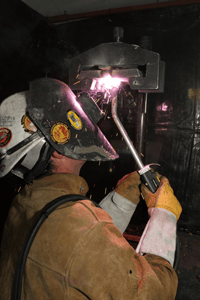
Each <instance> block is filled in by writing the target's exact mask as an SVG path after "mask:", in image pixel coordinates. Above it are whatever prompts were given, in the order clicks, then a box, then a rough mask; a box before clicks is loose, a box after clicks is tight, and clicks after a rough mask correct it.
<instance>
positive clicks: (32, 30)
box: [0, 0, 200, 234]
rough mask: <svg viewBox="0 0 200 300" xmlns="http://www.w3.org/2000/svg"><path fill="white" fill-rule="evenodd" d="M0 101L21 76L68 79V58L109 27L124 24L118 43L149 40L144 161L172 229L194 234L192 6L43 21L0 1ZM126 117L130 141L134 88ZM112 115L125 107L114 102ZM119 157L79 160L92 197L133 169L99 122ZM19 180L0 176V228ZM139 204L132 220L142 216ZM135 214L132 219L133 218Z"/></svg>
mask: <svg viewBox="0 0 200 300" xmlns="http://www.w3.org/2000/svg"><path fill="white" fill-rule="evenodd" d="M0 24H1V26H0V40H1V43H0V66H1V67H0V101H2V100H3V99H5V98H6V97H8V96H10V95H12V94H14V93H16V92H20V91H24V90H27V89H28V83H29V81H31V80H33V79H35V78H39V77H46V76H47V77H53V78H56V79H59V80H61V81H64V82H66V83H68V80H69V78H68V68H69V62H70V59H71V58H72V57H74V56H75V55H77V54H80V53H82V52H84V51H86V50H88V49H91V48H93V47H95V46H97V45H99V44H101V43H106V42H112V41H113V28H114V27H115V26H121V27H123V28H124V39H123V42H124V43H128V44H140V40H141V37H143V36H148V37H150V38H151V40H152V51H154V52H158V53H159V54H160V55H161V59H162V61H164V62H165V63H166V74H165V91H164V93H162V94H149V95H148V120H147V127H146V148H145V163H147V164H148V163H152V162H156V163H159V164H160V165H161V167H160V168H157V169H156V170H157V171H158V172H159V173H161V174H163V175H165V176H166V177H168V178H169V181H170V183H171V185H172V188H173V189H174V193H175V195H176V196H177V198H178V199H179V201H180V202H181V204H182V207H183V213H182V215H181V219H180V221H179V223H178V226H179V228H184V229H185V230H187V231H191V232H194V233H198V234H200V218H199V216H200V200H199V193H200V183H199V175H200V161H199V160H200V153H199V151H200V94H199V93H200V92H199V91H200V86H199V78H200V69H199V63H200V61H199V57H200V56H199V55H200V44H199V42H200V34H199V32H200V4H194V5H185V6H175V7H166V8H159V9H158V8H157V9H151V10H141V11H134V12H126V13H121V14H118V15H116V14H115V15H106V16H101V17H94V18H88V19H85V20H79V21H73V22H68V23H65V24H59V25H48V23H47V20H46V18H44V17H42V16H40V15H39V14H37V13H36V12H34V11H33V10H31V9H30V8H28V7H27V6H26V5H25V4H23V3H22V2H20V1H12V0H7V1H3V2H2V9H1V12H0ZM134 97H135V104H136V105H135V108H131V113H132V119H131V121H130V122H126V123H125V127H126V129H127V131H128V133H129V134H130V137H131V139H132V140H133V142H134V144H135V145H136V147H138V132H137V123H138V120H139V117H140V116H139V115H138V112H139V110H140V99H141V95H138V94H137V93H134ZM121 109H122V110H121V112H119V113H120V116H121V117H122V119H123V117H124V115H123V112H124V114H126V113H127V110H126V107H122V108H121ZM101 126H102V130H103V131H104V133H105V134H106V136H107V137H108V138H109V139H110V141H111V143H113V145H117V149H116V150H117V151H118V152H119V154H120V158H119V159H118V160H117V161H115V162H113V163H109V162H105V163H101V164H100V165H99V163H94V162H92V163H90V162H87V163H86V165H85V166H84V167H83V169H82V173H81V175H82V176H83V177H84V178H85V179H86V180H87V181H88V183H89V186H90V192H89V194H88V196H90V195H92V198H93V199H94V200H97V201H100V199H102V198H103V197H104V195H105V194H106V193H108V192H109V191H110V190H111V189H112V188H113V187H114V186H115V184H116V182H117V180H118V179H120V178H121V177H122V176H123V175H125V174H127V173H129V172H131V171H133V170H135V168H136V166H135V164H134V161H133V159H132V157H131V155H130V153H129V151H128V150H127V148H126V144H125V143H124V142H123V141H122V140H121V137H120V135H119V134H118V131H117V129H116V126H115V125H114V124H113V122H112V120H110V121H109V120H105V122H102V124H101ZM21 184H22V182H21V181H20V180H17V179H16V178H14V177H11V176H8V177H6V178H4V179H1V180H0V187H1V192H0V198H1V199H2V201H3V202H5V201H6V203H7V207H6V208H5V210H2V218H1V220H2V226H3V222H4V221H5V218H6V214H7V210H8V209H9V206H10V204H11V199H12V197H13V194H14V192H16V191H17V190H18V188H19V186H20V185H21ZM146 216H147V215H146V211H145V205H144V204H143V203H142V202H141V204H140V206H139V208H138V212H137V215H136V217H135V219H133V220H131V222H132V223H134V222H136V223H142V222H144V221H145V219H146ZM136 220H137V221H136Z"/></svg>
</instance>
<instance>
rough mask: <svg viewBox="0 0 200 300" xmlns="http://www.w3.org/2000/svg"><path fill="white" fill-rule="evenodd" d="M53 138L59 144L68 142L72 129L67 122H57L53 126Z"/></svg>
mask: <svg viewBox="0 0 200 300" xmlns="http://www.w3.org/2000/svg"><path fill="white" fill-rule="evenodd" d="M51 138H52V140H53V141H54V142H55V143H57V144H59V145H63V144H66V143H68V142H69V140H70V138H71V131H70V129H69V127H68V126H67V124H65V123H64V122H56V123H55V124H54V125H53V126H52V127H51Z"/></svg>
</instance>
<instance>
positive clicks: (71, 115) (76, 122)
mask: <svg viewBox="0 0 200 300" xmlns="http://www.w3.org/2000/svg"><path fill="white" fill-rule="evenodd" d="M67 118H68V120H69V122H70V124H71V125H72V127H74V128H75V129H77V130H81V129H82V127H83V126H82V122H81V119H80V118H79V116H78V115H77V114H76V113H75V112H74V111H73V110H70V111H68V113H67Z"/></svg>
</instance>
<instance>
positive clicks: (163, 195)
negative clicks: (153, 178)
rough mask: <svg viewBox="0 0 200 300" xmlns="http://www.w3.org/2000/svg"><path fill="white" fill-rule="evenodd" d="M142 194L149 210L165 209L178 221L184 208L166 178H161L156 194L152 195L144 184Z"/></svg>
mask: <svg viewBox="0 0 200 300" xmlns="http://www.w3.org/2000/svg"><path fill="white" fill-rule="evenodd" d="M158 175H159V174H158ZM159 176H160V175H159ZM141 193H142V195H143V197H144V200H145V202H146V205H147V207H148V209H150V208H153V207H160V208H164V209H166V210H168V211H171V212H172V213H173V214H174V215H175V216H176V218H177V221H178V219H179V217H180V215H181V212H182V207H181V205H180V203H179V201H178V200H177V198H176V197H175V196H174V192H173V190H172V188H171V186H170V184H169V181H168V179H167V178H166V177H161V182H160V186H159V188H158V189H157V191H156V192H155V193H154V194H153V193H151V192H150V191H149V189H148V188H147V187H146V186H145V185H144V184H142V185H141Z"/></svg>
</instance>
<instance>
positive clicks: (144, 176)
mask: <svg viewBox="0 0 200 300" xmlns="http://www.w3.org/2000/svg"><path fill="white" fill-rule="evenodd" d="M111 112H112V117H113V120H114V122H115V124H116V125H117V127H118V129H119V131H120V133H121V135H122V136H123V138H124V140H125V142H126V144H127V146H128V148H129V149H130V151H131V154H132V155H133V158H134V159H135V162H136V164H137V166H138V167H139V170H138V173H139V175H140V179H141V181H142V183H144V184H145V185H146V186H147V187H148V188H149V190H150V191H151V192H152V193H155V192H156V191H157V189H158V187H159V185H160V179H159V178H158V176H157V175H156V173H154V172H152V170H151V168H150V166H149V165H147V166H144V164H143V162H142V160H141V159H140V157H139V155H138V153H137V151H136V149H135V147H134V146H133V143H132V142H131V140H130V138H129V136H128V134H127V132H126V130H125V128H124V126H123V125H122V123H121V121H120V119H119V118H118V115H117V95H115V96H114V97H113V98H112V101H111Z"/></svg>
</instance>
